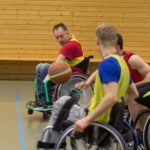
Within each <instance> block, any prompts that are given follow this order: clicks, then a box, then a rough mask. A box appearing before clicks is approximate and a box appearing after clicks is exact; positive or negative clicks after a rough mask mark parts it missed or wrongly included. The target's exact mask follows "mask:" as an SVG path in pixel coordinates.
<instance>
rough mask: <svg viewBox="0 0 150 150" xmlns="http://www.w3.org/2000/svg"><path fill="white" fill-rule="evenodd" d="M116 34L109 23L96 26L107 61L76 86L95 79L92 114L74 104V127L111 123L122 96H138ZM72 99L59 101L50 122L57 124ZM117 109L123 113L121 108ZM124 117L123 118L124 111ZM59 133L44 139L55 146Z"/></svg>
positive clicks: (125, 99) (86, 83) (98, 39)
mask: <svg viewBox="0 0 150 150" xmlns="http://www.w3.org/2000/svg"><path fill="white" fill-rule="evenodd" d="M116 34H117V33H116V29H115V28H114V27H113V26H112V25H110V24H107V23H103V24H101V25H100V26H98V27H97V29H96V42H97V46H98V49H99V51H100V54H101V55H102V57H103V60H102V61H101V62H100V63H99V66H98V70H96V71H95V72H94V73H93V74H92V75H91V76H90V77H89V79H88V80H87V81H86V82H80V83H77V84H76V85H75V87H76V88H86V87H88V86H89V85H90V84H91V83H93V82H94V81H95V83H94V94H93V97H92V100H91V104H90V106H89V108H88V113H87V111H85V110H84V109H83V108H81V107H80V106H79V105H77V104H74V105H73V106H72V108H71V109H70V111H69V114H68V117H67V118H66V119H67V120H69V121H71V122H74V125H73V127H74V129H75V130H76V131H79V132H83V131H84V130H85V128H86V127H87V126H88V125H89V124H90V123H91V121H93V120H99V121H103V122H106V123H109V122H110V120H111V117H110V115H111V109H112V108H113V106H114V105H115V104H117V103H121V104H122V103H123V102H122V101H123V100H122V97H124V102H125V104H127V103H128V102H129V101H130V100H132V99H134V98H136V97H137V96H138V92H137V90H136V87H135V85H134V83H133V82H132V79H131V78H130V75H129V70H128V67H127V65H126V63H125V61H124V60H123V58H122V57H120V56H119V55H118V54H117V53H116V41H117V38H116ZM69 99H70V96H62V97H61V98H60V99H59V100H57V101H56V103H55V104H54V106H53V108H52V115H51V118H50V121H49V124H48V125H52V126H54V125H55V122H56V120H57V118H58V115H59V112H60V111H61V109H62V107H63V105H64V104H65V102H66V101H67V100H69ZM123 106H124V105H123ZM117 111H118V112H117V113H118V114H119V113H120V112H119V110H117ZM121 111H123V110H121ZM120 117H122V118H123V114H122V116H120ZM58 136H59V132H58V131H56V130H54V129H53V130H52V131H51V132H48V133H47V134H46V135H45V140H44V142H50V143H51V144H52V145H53V144H54V143H55V141H56V139H57V138H58Z"/></svg>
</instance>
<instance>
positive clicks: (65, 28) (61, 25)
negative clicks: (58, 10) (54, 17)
mask: <svg viewBox="0 0 150 150" xmlns="http://www.w3.org/2000/svg"><path fill="white" fill-rule="evenodd" d="M59 27H62V28H63V29H64V30H68V29H67V27H66V26H65V25H64V24H63V23H58V24H56V25H55V26H54V28H53V33H54V30H55V29H58V28H59Z"/></svg>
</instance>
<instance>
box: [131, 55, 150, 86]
mask: <svg viewBox="0 0 150 150" xmlns="http://www.w3.org/2000/svg"><path fill="white" fill-rule="evenodd" d="M128 63H129V64H130V66H131V67H132V68H133V69H135V70H137V71H138V72H139V73H140V74H141V75H143V77H144V79H143V80H142V81H140V82H138V83H137V84H140V83H144V82H149V81H150V66H149V65H148V64H147V63H146V62H144V60H143V59H142V58H141V57H139V56H138V55H132V56H131V57H130V59H129V60H128Z"/></svg>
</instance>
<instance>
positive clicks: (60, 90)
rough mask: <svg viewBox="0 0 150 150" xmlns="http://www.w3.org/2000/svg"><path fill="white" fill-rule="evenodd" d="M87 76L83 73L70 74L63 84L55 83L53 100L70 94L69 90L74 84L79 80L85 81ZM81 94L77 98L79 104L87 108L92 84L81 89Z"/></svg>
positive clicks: (91, 92)
mask: <svg viewBox="0 0 150 150" xmlns="http://www.w3.org/2000/svg"><path fill="white" fill-rule="evenodd" d="M86 80H87V76H85V75H83V74H79V73H78V74H72V76H71V78H70V80H69V81H68V82H67V83H65V84H60V85H57V86H56V88H55V91H54V100H55V101H56V100H57V99H59V98H60V97H61V96H64V95H70V90H71V89H73V88H74V85H75V84H76V83H78V82H81V81H86ZM81 91H82V94H81V96H80V99H79V104H80V105H81V107H83V108H87V107H88V106H89V104H90V101H91V98H92V95H93V86H92V85H90V86H89V87H88V88H87V89H81Z"/></svg>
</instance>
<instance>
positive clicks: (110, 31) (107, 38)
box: [95, 23, 117, 47]
mask: <svg viewBox="0 0 150 150" xmlns="http://www.w3.org/2000/svg"><path fill="white" fill-rule="evenodd" d="M95 33H96V37H97V38H98V39H99V40H100V41H101V44H102V45H103V46H104V47H108V46H113V47H115V46H116V35H117V30H116V29H115V27H114V26H112V25H111V24H109V23H102V24H101V25H99V26H98V27H97V28H96V32H95Z"/></svg>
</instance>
